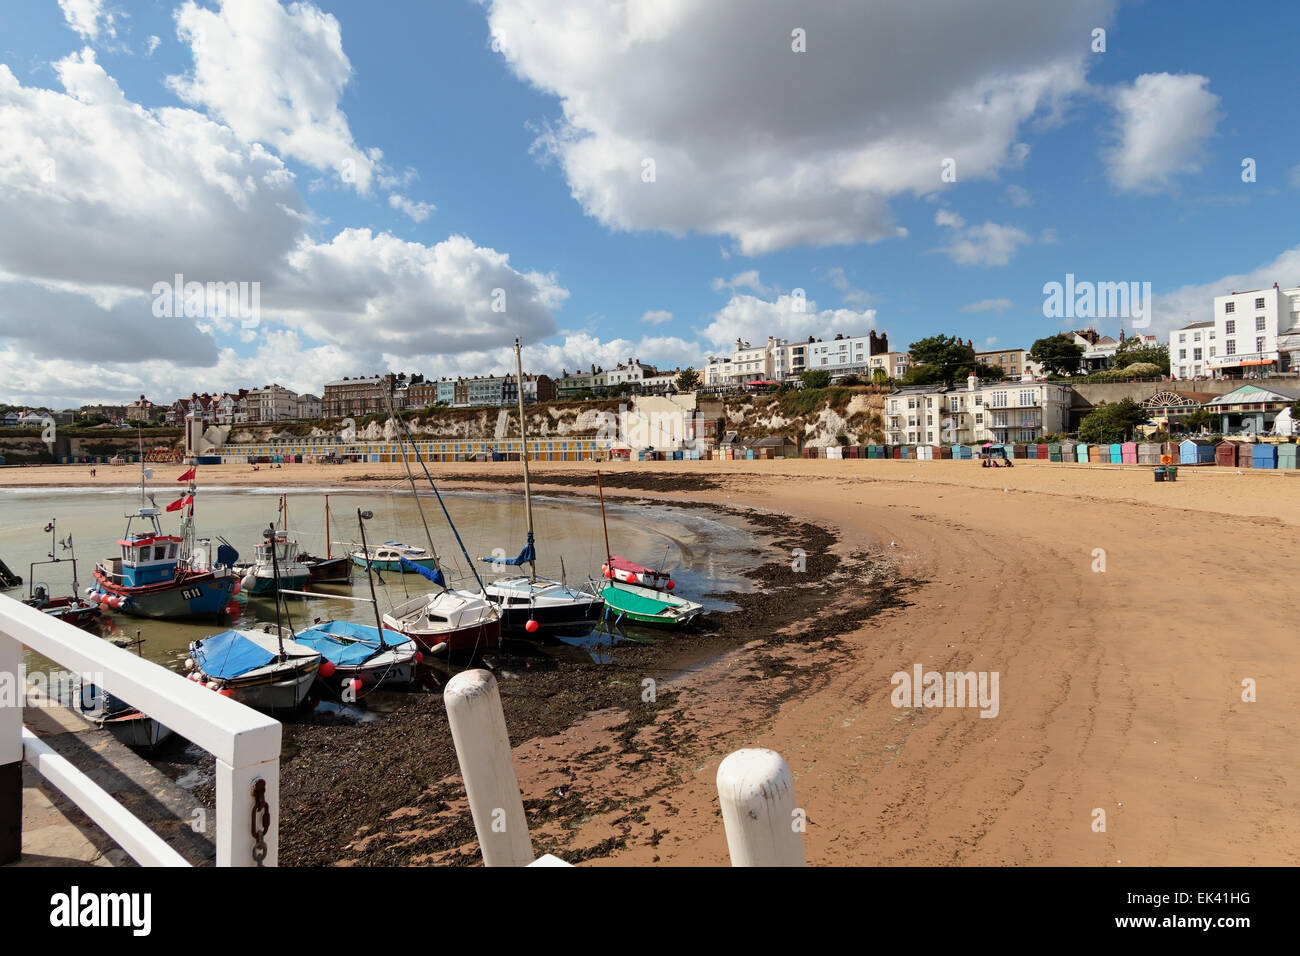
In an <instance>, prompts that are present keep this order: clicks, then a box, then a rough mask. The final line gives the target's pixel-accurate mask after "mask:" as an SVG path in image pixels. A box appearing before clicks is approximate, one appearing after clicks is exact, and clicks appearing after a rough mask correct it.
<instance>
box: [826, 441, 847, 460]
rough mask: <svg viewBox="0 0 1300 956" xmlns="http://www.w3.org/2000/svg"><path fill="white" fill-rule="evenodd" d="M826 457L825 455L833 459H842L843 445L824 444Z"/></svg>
mask: <svg viewBox="0 0 1300 956" xmlns="http://www.w3.org/2000/svg"><path fill="white" fill-rule="evenodd" d="M826 457H827V458H831V459H835V460H840V459H843V458H844V446H843V445H827V446H826Z"/></svg>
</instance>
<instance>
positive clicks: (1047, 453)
mask: <svg viewBox="0 0 1300 956" xmlns="http://www.w3.org/2000/svg"><path fill="white" fill-rule="evenodd" d="M1029 447H1030V448H1032V449H1034V450H1033V452H1032V454H1033V456H1034V457H1035V458H1037V459H1038V460H1039V461H1051V460H1052V449H1051V448H1050V447H1049V446H1048V444H1047V443H1046V442H1039V443H1038V445H1037V446H1034V445H1030V446H1029Z"/></svg>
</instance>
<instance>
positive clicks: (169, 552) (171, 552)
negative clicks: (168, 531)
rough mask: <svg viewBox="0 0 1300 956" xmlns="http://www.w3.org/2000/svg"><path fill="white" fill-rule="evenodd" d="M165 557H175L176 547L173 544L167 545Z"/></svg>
mask: <svg viewBox="0 0 1300 956" xmlns="http://www.w3.org/2000/svg"><path fill="white" fill-rule="evenodd" d="M167 557H169V558H174V557H176V545H174V544H169V545H167Z"/></svg>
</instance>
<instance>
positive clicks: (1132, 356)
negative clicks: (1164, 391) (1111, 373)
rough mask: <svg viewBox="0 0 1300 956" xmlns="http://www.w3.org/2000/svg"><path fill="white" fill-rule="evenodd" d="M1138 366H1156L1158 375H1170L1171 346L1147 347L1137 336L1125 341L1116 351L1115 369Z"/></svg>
mask: <svg viewBox="0 0 1300 956" xmlns="http://www.w3.org/2000/svg"><path fill="white" fill-rule="evenodd" d="M1138 364H1150V365H1154V366H1155V367H1156V369H1157V370H1158V371H1157V374H1159V375H1168V374H1169V346H1167V345H1147V344H1146V343H1145V342H1143V341H1142V339H1141V338H1139V337H1138V336H1136V335H1134V336H1132V337H1130V338H1127V339H1125V340H1124V341H1123V342H1121V343H1120V344H1119V348H1118V349H1116V351H1115V368H1128V367H1129V366H1130V365H1138Z"/></svg>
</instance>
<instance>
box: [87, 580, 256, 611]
mask: <svg viewBox="0 0 1300 956" xmlns="http://www.w3.org/2000/svg"><path fill="white" fill-rule="evenodd" d="M238 580H239V578H238V577H237V576H236V575H235V573H234V572H233V571H230V570H228V569H224V568H223V569H220V570H217V571H205V572H203V573H201V574H188V575H185V576H184V577H181V578H178V579H176V580H174V581H167V582H164V583H160V584H150V585H145V586H144V587H122V586H121V585H118V584H115V583H113V581H111V580H110V579H109V578H108V576H107V575H106V574H104V572H103V569H102V568H96V569H95V589H96V590H98V591H100V592H102V593H103V594H105V595H108V596H110V597H113V598H117V599H118V600H119V601H121V603H120V604H114V603H110V604H109V605H108V606H109V607H111V608H112V609H113V610H118V611H121V612H122V613H123V614H129V615H131V616H132V617H151V618H185V617H203V616H207V615H217V614H220V613H221V612H223V611H224V610H225V609H226V607H227V606H228V605H229V604H230V601H231V598H232V597H233V596H234V593H235V584H236V582H237V581H238ZM100 604H101V607H103V606H104V602H103V601H101V602H100Z"/></svg>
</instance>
